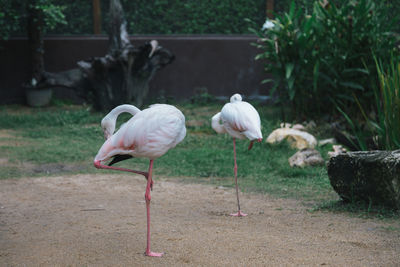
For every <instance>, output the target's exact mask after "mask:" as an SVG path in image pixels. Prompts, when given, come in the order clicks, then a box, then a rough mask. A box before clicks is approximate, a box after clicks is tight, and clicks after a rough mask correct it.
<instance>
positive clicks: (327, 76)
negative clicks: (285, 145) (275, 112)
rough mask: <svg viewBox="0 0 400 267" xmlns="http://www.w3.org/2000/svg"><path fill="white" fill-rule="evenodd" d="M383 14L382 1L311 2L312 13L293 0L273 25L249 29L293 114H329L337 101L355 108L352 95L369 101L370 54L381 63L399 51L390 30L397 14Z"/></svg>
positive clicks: (372, 64) (372, 70) (371, 81)
mask: <svg viewBox="0 0 400 267" xmlns="http://www.w3.org/2000/svg"><path fill="white" fill-rule="evenodd" d="M388 12H389V10H388V6H387V5H386V4H385V2H383V1H376V0H361V1H343V2H341V3H339V4H337V5H335V4H334V1H330V4H329V5H328V6H326V7H323V6H321V4H320V3H319V1H315V2H314V6H313V10H312V12H311V13H307V12H306V11H305V9H302V8H299V7H298V6H297V5H296V4H295V1H292V4H291V7H290V10H289V11H288V12H284V13H282V14H281V15H279V16H277V18H276V20H275V21H274V22H275V24H276V26H275V27H274V28H272V29H269V30H265V31H263V32H260V31H259V30H257V29H256V28H254V29H253V31H254V32H255V33H257V34H258V35H259V36H260V37H261V38H262V43H259V44H257V45H258V47H259V48H261V49H263V52H262V53H261V54H259V55H258V57H257V58H259V59H265V60H266V63H265V69H266V72H268V73H272V74H273V75H274V80H273V82H274V89H276V90H277V95H278V96H279V98H280V100H281V101H282V102H285V103H289V104H290V105H291V106H292V110H293V113H294V114H296V116H297V117H302V116H308V117H309V116H313V117H315V116H321V115H322V114H334V113H337V111H336V106H337V105H339V106H340V107H342V108H344V109H346V110H349V107H356V105H354V104H355V101H354V96H356V97H357V98H358V99H359V101H360V102H361V103H362V104H371V103H373V102H374V94H373V85H374V84H376V80H374V79H373V77H375V76H374V74H376V66H375V62H374V59H373V54H375V55H376V56H377V57H378V58H380V59H382V60H383V61H384V62H388V59H389V58H390V55H391V54H392V53H394V54H398V50H397V48H396V42H397V40H398V38H397V36H396V34H394V33H393V31H394V30H395V26H396V25H397V24H396V23H398V16H393V17H388V16H387V14H388ZM371 77H372V79H371ZM273 93H274V91H273ZM350 110H351V109H350ZM353 110H354V108H353Z"/></svg>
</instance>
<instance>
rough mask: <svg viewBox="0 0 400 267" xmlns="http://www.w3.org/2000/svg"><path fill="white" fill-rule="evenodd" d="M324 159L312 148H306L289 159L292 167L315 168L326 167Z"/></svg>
mask: <svg viewBox="0 0 400 267" xmlns="http://www.w3.org/2000/svg"><path fill="white" fill-rule="evenodd" d="M324 163H325V162H324V159H323V158H322V157H321V154H320V153H319V152H318V150H315V149H312V148H305V149H302V150H300V151H297V152H296V153H295V154H294V155H293V156H291V157H290V158H289V165H290V167H300V168H303V167H305V166H315V165H324Z"/></svg>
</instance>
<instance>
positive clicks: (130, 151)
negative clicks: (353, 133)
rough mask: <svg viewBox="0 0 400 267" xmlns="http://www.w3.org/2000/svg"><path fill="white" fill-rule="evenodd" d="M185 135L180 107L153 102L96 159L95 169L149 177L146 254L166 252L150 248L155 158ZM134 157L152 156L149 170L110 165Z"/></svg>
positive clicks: (106, 143)
mask: <svg viewBox="0 0 400 267" xmlns="http://www.w3.org/2000/svg"><path fill="white" fill-rule="evenodd" d="M136 111H137V110H136ZM115 119H116V116H115ZM185 135H186V128H185V116H184V115H183V114H182V112H181V111H180V110H178V109H177V108H175V107H174V106H171V105H165V104H155V105H151V106H150V107H149V108H147V109H144V110H142V111H138V112H137V113H136V114H135V115H134V116H133V117H132V118H131V119H129V120H128V121H127V122H126V123H125V124H123V125H122V126H121V127H120V129H119V130H118V131H117V132H116V133H115V134H113V135H112V136H111V137H109V138H108V139H107V140H106V141H105V142H104V144H103V146H102V147H101V148H100V150H99V152H98V153H97V155H96V157H95V159H94V166H95V167H96V168H100V169H112V170H119V171H127V172H133V173H137V174H141V175H143V176H144V177H145V178H146V179H147V186H146V193H145V200H146V210H147V247H146V252H145V254H146V255H147V256H153V257H161V256H162V255H163V253H156V252H152V251H151V250H150V200H151V195H150V190H151V189H153V180H152V170H153V161H154V159H156V158H158V157H160V156H162V155H164V154H165V153H166V152H167V151H168V150H169V149H170V148H173V147H175V146H176V145H177V144H178V143H180V142H181V141H182V140H183V138H185ZM131 157H146V158H149V159H150V164H149V170H148V172H143V171H136V170H130V169H125V168H119V167H113V166H111V165H112V164H114V163H116V162H118V161H121V160H124V159H127V158H131ZM111 158H113V160H112V161H111V162H110V163H109V165H108V166H107V165H103V162H104V161H107V160H109V159H111Z"/></svg>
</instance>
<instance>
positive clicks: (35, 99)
mask: <svg viewBox="0 0 400 267" xmlns="http://www.w3.org/2000/svg"><path fill="white" fill-rule="evenodd" d="M52 94H53V90H52V89H40V90H27V91H26V102H27V104H28V105H29V106H31V107H43V106H46V105H48V104H49V103H50V100H51V96H52Z"/></svg>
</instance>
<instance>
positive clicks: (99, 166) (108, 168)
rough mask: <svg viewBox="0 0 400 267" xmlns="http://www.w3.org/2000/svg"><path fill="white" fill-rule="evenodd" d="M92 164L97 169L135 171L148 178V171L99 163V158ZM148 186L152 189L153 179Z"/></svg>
mask: <svg viewBox="0 0 400 267" xmlns="http://www.w3.org/2000/svg"><path fill="white" fill-rule="evenodd" d="M94 166H95V167H96V168H97V169H107V170H116V171H123V172H133V173H136V174H140V175H143V176H144V177H145V178H146V179H147V180H148V177H149V173H148V172H142V171H136V170H130V169H125V168H120V167H114V166H107V165H103V164H101V162H100V161H99V160H97V161H95V162H94ZM150 188H151V190H153V180H152V181H151V184H150Z"/></svg>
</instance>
